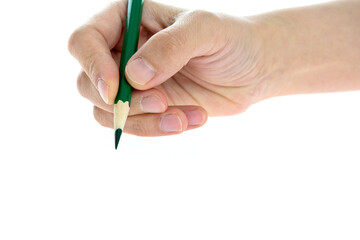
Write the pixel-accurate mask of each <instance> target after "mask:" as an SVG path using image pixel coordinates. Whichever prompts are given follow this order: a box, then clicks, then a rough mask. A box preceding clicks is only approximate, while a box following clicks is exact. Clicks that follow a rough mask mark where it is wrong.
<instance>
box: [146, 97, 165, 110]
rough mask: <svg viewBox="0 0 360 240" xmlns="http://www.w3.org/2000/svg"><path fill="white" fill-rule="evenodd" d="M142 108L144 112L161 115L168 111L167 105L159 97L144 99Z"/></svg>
mask: <svg viewBox="0 0 360 240" xmlns="http://www.w3.org/2000/svg"><path fill="white" fill-rule="evenodd" d="M140 107H141V110H142V111H143V112H148V113H160V112H164V111H165V109H166V106H165V104H164V103H163V102H162V101H161V100H160V98H159V97H157V96H153V95H151V96H147V97H144V98H143V99H142V100H141V102H140Z"/></svg>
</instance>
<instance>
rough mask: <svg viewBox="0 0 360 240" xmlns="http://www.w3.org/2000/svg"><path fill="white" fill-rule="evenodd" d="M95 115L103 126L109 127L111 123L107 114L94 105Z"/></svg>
mask: <svg viewBox="0 0 360 240" xmlns="http://www.w3.org/2000/svg"><path fill="white" fill-rule="evenodd" d="M93 115H94V118H95V120H96V121H97V122H98V123H99V124H100V125H101V126H103V127H109V123H108V121H107V120H106V118H105V115H104V114H103V113H102V112H101V111H100V109H99V108H97V107H96V106H94V108H93Z"/></svg>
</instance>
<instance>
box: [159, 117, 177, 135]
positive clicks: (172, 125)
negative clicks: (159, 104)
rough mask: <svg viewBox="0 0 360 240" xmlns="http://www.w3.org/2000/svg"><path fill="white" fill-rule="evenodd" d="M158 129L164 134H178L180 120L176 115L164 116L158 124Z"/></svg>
mask: <svg viewBox="0 0 360 240" xmlns="http://www.w3.org/2000/svg"><path fill="white" fill-rule="evenodd" d="M160 128H161V130H162V131H164V132H180V131H181V130H182V126H181V120H180V118H179V116H178V115H177V114H167V115H164V116H163V117H162V119H161V122H160Z"/></svg>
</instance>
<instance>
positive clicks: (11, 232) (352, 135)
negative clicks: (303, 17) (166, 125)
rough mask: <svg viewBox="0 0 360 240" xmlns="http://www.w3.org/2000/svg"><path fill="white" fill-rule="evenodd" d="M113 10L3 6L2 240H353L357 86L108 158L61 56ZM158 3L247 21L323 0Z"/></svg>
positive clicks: (357, 230)
mask: <svg viewBox="0 0 360 240" xmlns="http://www.w3.org/2000/svg"><path fill="white" fill-rule="evenodd" d="M109 2H110V1H108V0H91V1H89V0H86V1H85V0H73V1H65V0H63V1H41V0H33V1H27V0H20V1H10V0H8V1H1V3H0V29H1V33H0V34H1V35H0V36H1V38H0V43H1V44H0V61H1V64H0V78H1V80H0V81H1V87H0V104H1V110H0V111H1V113H0V116H1V117H0V141H1V144H0V149H1V150H0V159H1V160H0V239H1V240H12V239H16V240H20V239H21V240H27V239H36V240H42V239H46V240H49V239H51V240H53V239H67V240H73V239H74V240H75V239H77V240H79V239H80V240H81V239H86V240H92V239H107V240H112V239H124V240H128V239H129V240H130V239H131V240H135V239H136V240H137V239H156V240H161V239H276V240H279V239H286V240H288V239H347V240H352V239H360V204H359V203H360V150H359V140H360V137H359V136H360V126H359V123H360V113H359V109H360V107H359V106H360V92H350V93H336V94H319V95H299V96H290V97H281V98H274V99H270V100H267V101H264V102H261V103H258V104H256V105H254V106H252V107H251V108H250V109H249V110H248V111H247V112H246V113H243V114H241V115H237V116H233V117H218V118H211V119H209V121H208V123H207V124H206V125H205V126H204V127H202V128H201V129H198V130H194V131H189V132H185V133H183V134H181V135H178V136H172V137H162V138H141V137H135V136H130V135H127V134H126V135H123V137H122V141H121V145H120V150H119V151H115V150H114V149H113V148H114V146H113V141H114V140H113V131H112V130H110V129H105V128H103V127H101V126H100V125H98V123H97V122H96V121H95V120H94V119H93V117H92V105H91V104H90V102H88V101H87V100H86V99H84V98H82V97H81V96H80V95H79V94H78V93H77V89H76V77H77V73H78V71H79V70H80V67H79V65H78V63H77V62H76V61H75V60H74V59H73V58H72V57H71V56H70V55H69V54H68V52H67V40H68V37H69V35H70V34H71V32H72V31H73V30H74V29H75V28H77V27H78V26H80V25H81V24H83V23H84V22H85V21H86V20H87V19H89V18H90V17H91V16H92V15H93V14H95V13H97V12H98V11H100V10H101V9H103V8H104V7H106V6H107V5H108V3H109ZM162 2H164V3H168V4H170V5H176V6H181V7H184V8H202V9H207V10H211V11H218V12H225V13H229V14H233V15H238V16H246V15H252V14H257V13H261V12H265V11H269V10H273V9H279V8H284V7H292V6H299V5H306V4H313V3H315V2H319V1H310V0H307V1H304V0H296V1H295V0H292V1H282V0H272V1H265V0H252V1H236V0H221V1H209V0H192V1H185V0H181V1H175V0H168V1H166V0H163V1H162ZM359 64H360V63H359Z"/></svg>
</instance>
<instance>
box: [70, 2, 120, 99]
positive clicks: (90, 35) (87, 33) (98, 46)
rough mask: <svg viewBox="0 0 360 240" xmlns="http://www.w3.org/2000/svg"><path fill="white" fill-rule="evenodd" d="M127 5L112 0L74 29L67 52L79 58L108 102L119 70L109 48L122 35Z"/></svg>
mask: <svg viewBox="0 0 360 240" xmlns="http://www.w3.org/2000/svg"><path fill="white" fill-rule="evenodd" d="M126 7H127V2H126V1H120V2H116V3H114V4H112V5H111V6H109V7H108V8H107V9H105V10H104V11H102V12H100V13H99V14H97V15H95V16H94V17H93V18H92V19H91V20H90V21H89V23H87V24H85V25H84V26H82V27H80V28H79V29H77V30H76V31H75V32H74V33H73V34H72V35H71V37H70V39H69V43H68V48H69V52H70V53H71V54H72V55H73V56H74V57H75V58H76V59H77V60H78V61H79V63H80V65H81V67H82V68H83V70H84V71H85V72H86V74H87V75H88V76H89V78H90V79H91V82H92V83H93V84H94V86H95V87H96V88H98V89H99V88H101V89H102V90H103V92H105V95H106V96H103V97H104V100H105V101H106V102H107V103H112V102H113V101H114V99H115V96H116V94H117V90H118V84H119V82H118V79H119V70H118V66H117V64H116V62H115V60H114V59H113V57H112V54H111V49H112V48H113V47H114V46H115V45H116V44H117V43H118V41H119V39H120V37H121V33H122V26H123V21H124V18H125V13H126ZM104 83H105V84H104ZM98 85H99V87H98ZM102 94H103V93H102Z"/></svg>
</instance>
